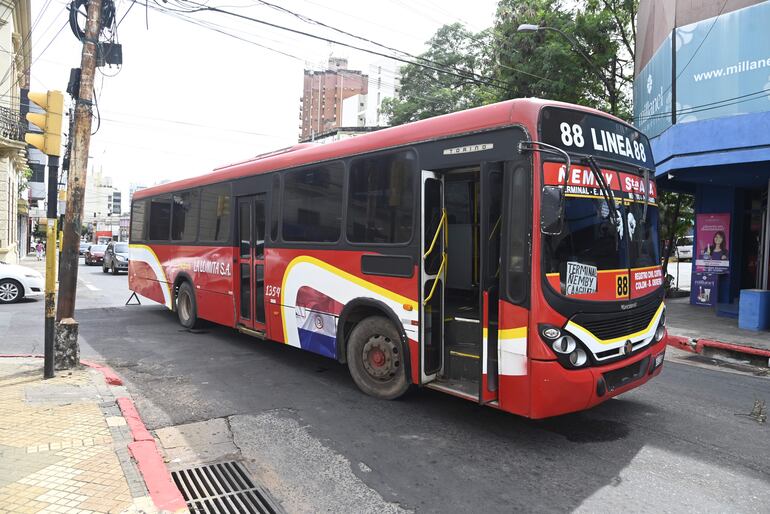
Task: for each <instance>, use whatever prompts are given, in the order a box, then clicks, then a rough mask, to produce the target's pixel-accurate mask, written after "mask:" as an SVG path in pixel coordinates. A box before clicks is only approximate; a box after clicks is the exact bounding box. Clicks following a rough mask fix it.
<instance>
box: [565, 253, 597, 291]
mask: <svg viewBox="0 0 770 514" xmlns="http://www.w3.org/2000/svg"><path fill="white" fill-rule="evenodd" d="M597 274H598V273H597V269H596V266H591V265H589V264H581V263H579V262H571V261H568V262H567V291H566V292H567V295H568V296H569V295H575V294H591V293H595V292H596V283H597V280H596V277H597Z"/></svg>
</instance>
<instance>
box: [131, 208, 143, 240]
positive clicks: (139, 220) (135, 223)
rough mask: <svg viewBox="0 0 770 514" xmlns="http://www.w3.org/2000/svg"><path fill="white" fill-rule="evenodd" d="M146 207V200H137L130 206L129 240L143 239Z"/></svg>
mask: <svg viewBox="0 0 770 514" xmlns="http://www.w3.org/2000/svg"><path fill="white" fill-rule="evenodd" d="M146 209H147V202H146V201H144V200H137V201H135V202H134V204H133V205H132V206H131V236H130V239H131V241H142V240H144V219H145V213H146Z"/></svg>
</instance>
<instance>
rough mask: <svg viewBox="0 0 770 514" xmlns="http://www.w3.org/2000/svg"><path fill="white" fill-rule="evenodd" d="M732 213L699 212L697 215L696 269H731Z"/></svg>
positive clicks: (720, 270)
mask: <svg viewBox="0 0 770 514" xmlns="http://www.w3.org/2000/svg"><path fill="white" fill-rule="evenodd" d="M729 239H730V214H729V213H719V214H698V215H697V216H696V217H695V244H696V255H697V256H696V260H695V271H696V272H698V273H702V272H706V271H712V272H721V273H727V272H729V271H730V251H729V248H730V246H729Z"/></svg>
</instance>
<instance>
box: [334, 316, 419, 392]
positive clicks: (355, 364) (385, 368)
mask: <svg viewBox="0 0 770 514" xmlns="http://www.w3.org/2000/svg"><path fill="white" fill-rule="evenodd" d="M347 358H348V369H349V370H350V375H351V376H352V377H353V381H354V382H355V383H356V385H357V386H358V388H359V389H361V390H362V391H363V392H365V393H366V394H368V395H370V396H374V397H375V398H381V399H383V400H394V399H396V398H398V397H399V396H401V395H403V394H404V393H406V392H407V390H408V389H409V381H408V380H407V377H406V369H405V367H404V348H403V345H402V343H401V337H400V335H399V333H398V329H396V327H395V326H394V325H393V323H392V322H391V321H390V320H389V319H387V318H385V317H382V316H370V317H368V318H365V319H363V320H362V321H360V322H359V323H358V325H356V326H355V328H353V331H352V332H351V333H350V338H349V339H348V346H347Z"/></svg>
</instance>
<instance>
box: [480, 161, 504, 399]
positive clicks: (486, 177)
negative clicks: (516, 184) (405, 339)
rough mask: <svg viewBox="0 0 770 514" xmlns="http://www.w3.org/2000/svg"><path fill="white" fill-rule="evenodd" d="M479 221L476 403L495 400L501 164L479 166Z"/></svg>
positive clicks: (501, 220)
mask: <svg viewBox="0 0 770 514" xmlns="http://www.w3.org/2000/svg"><path fill="white" fill-rule="evenodd" d="M480 182H481V190H480V196H481V199H480V200H481V209H480V211H481V217H480V227H479V254H480V258H479V262H480V273H479V306H480V307H481V309H480V311H481V323H480V325H479V329H480V330H481V334H480V338H479V339H480V341H481V346H482V354H481V359H479V374H480V376H479V403H487V402H490V401H494V400H497V397H498V395H497V390H498V376H497V374H498V363H497V359H498V357H497V338H498V314H499V302H498V299H499V291H500V238H501V235H502V231H503V216H502V213H503V211H502V195H503V168H502V163H499V162H492V163H489V162H486V163H483V164H482V166H481V176H480Z"/></svg>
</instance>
